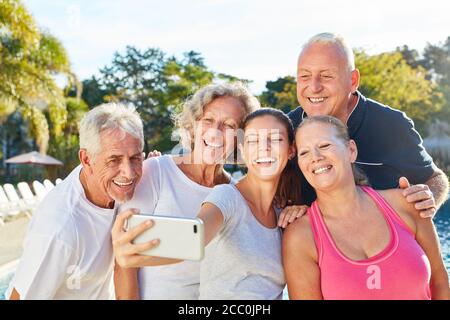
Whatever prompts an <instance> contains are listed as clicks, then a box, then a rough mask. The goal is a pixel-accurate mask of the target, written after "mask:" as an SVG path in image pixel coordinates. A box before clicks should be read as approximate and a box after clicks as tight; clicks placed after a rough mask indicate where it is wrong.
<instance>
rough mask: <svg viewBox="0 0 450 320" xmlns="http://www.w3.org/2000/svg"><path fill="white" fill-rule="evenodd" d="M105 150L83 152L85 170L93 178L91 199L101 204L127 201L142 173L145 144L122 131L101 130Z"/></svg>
mask: <svg viewBox="0 0 450 320" xmlns="http://www.w3.org/2000/svg"><path fill="white" fill-rule="evenodd" d="M100 141H101V151H100V152H99V153H98V154H96V155H95V157H92V156H90V155H89V154H88V153H87V152H86V151H85V150H81V151H80V158H81V161H82V163H83V170H84V171H85V174H86V176H87V179H88V180H89V182H88V185H89V186H90V188H89V190H87V192H86V193H87V194H89V198H90V200H91V201H92V202H93V203H94V204H96V205H98V206H101V207H105V208H106V207H109V206H110V205H109V204H110V203H111V202H112V201H117V202H119V203H123V202H125V201H128V200H130V199H131V198H132V197H133V194H134V190H135V188H136V185H137V183H138V182H139V180H140V178H141V176H142V161H143V155H142V146H141V143H140V140H139V139H136V138H135V137H133V136H131V135H129V134H128V133H124V132H122V131H120V130H106V131H103V132H101V133H100Z"/></svg>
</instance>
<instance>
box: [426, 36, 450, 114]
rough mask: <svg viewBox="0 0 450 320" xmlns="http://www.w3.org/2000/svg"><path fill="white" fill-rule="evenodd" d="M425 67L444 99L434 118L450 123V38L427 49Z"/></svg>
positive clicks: (428, 46)
mask: <svg viewBox="0 0 450 320" xmlns="http://www.w3.org/2000/svg"><path fill="white" fill-rule="evenodd" d="M423 65H424V67H425V68H426V69H428V70H429V73H430V78H431V79H433V81H435V82H436V83H437V85H438V90H439V92H441V94H442V95H443V97H444V104H443V106H442V109H441V110H440V111H438V112H437V113H435V114H434V118H436V119H440V120H443V121H446V122H447V123H450V36H449V37H447V39H446V40H445V41H444V42H443V43H440V44H437V45H431V44H428V45H427V46H426V47H425V49H424V53H423Z"/></svg>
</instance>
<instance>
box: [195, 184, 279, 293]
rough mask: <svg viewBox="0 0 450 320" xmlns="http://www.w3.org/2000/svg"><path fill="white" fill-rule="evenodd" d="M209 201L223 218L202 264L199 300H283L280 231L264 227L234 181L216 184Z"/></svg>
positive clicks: (207, 198) (208, 197)
mask: <svg viewBox="0 0 450 320" xmlns="http://www.w3.org/2000/svg"><path fill="white" fill-rule="evenodd" d="M206 202H208V203H211V204H213V205H215V206H216V207H218V208H219V209H220V211H221V212H222V215H223V219H224V221H223V225H222V228H221V229H220V231H219V233H218V234H217V235H216V237H215V238H214V239H213V240H212V241H211V242H210V243H209V244H208V246H207V247H206V249H205V257H204V259H203V260H202V262H201V265H200V299H223V300H229V299H237V300H252V299H255V300H274V299H281V298H282V294H283V289H284V287H285V284H286V281H285V278H284V272H283V266H282V259H281V230H280V229H279V228H278V227H276V228H273V229H270V228H267V227H265V226H263V225H262V224H261V223H260V222H259V221H258V220H257V219H256V218H255V216H254V215H253V214H252V212H251V210H250V207H249V206H248V204H247V202H246V201H245V199H244V197H243V196H242V195H241V193H240V192H239V190H238V189H237V188H236V186H234V185H219V186H216V187H214V188H213V190H212V191H211V192H210V194H209V195H208V196H207V197H206V199H205V200H204V201H203V203H206Z"/></svg>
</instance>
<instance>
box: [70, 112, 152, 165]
mask: <svg viewBox="0 0 450 320" xmlns="http://www.w3.org/2000/svg"><path fill="white" fill-rule="evenodd" d="M106 130H120V131H122V132H123V133H124V138H125V134H126V133H128V134H129V135H131V136H132V137H134V138H136V139H139V141H140V143H141V150H143V149H144V126H143V124H142V120H141V117H140V116H139V114H138V113H137V111H136V109H135V108H134V107H133V106H131V105H125V104H122V103H105V104H102V105H99V106H97V107H95V108H93V109H92V110H90V111H89V112H88V113H86V114H85V115H84V117H83V119H81V121H80V125H79V132H80V148H81V149H86V151H87V152H88V153H89V154H90V155H91V156H94V157H95V155H97V154H98V153H100V152H101V151H102V150H101V147H102V145H101V141H100V134H101V133H102V132H103V131H106Z"/></svg>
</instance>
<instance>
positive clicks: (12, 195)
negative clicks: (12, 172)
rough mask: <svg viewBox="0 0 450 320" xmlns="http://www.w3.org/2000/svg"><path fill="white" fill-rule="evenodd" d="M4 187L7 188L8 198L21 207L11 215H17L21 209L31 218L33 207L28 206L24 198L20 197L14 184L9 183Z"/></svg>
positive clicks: (14, 204)
mask: <svg viewBox="0 0 450 320" xmlns="http://www.w3.org/2000/svg"><path fill="white" fill-rule="evenodd" d="M3 189H5V192H6V195H7V196H8V199H9V201H10V202H11V203H12V205H13V206H14V207H16V208H18V209H19V212H17V211H11V212H10V214H9V215H11V216H16V215H18V214H19V213H20V212H21V211H23V212H24V213H25V214H26V215H27V216H28V217H29V218H31V210H32V208H30V207H29V206H27V205H26V203H25V201H23V199H20V197H19V195H18V194H17V191H16V188H14V186H13V185H12V184H10V183H7V184H4V185H3Z"/></svg>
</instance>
